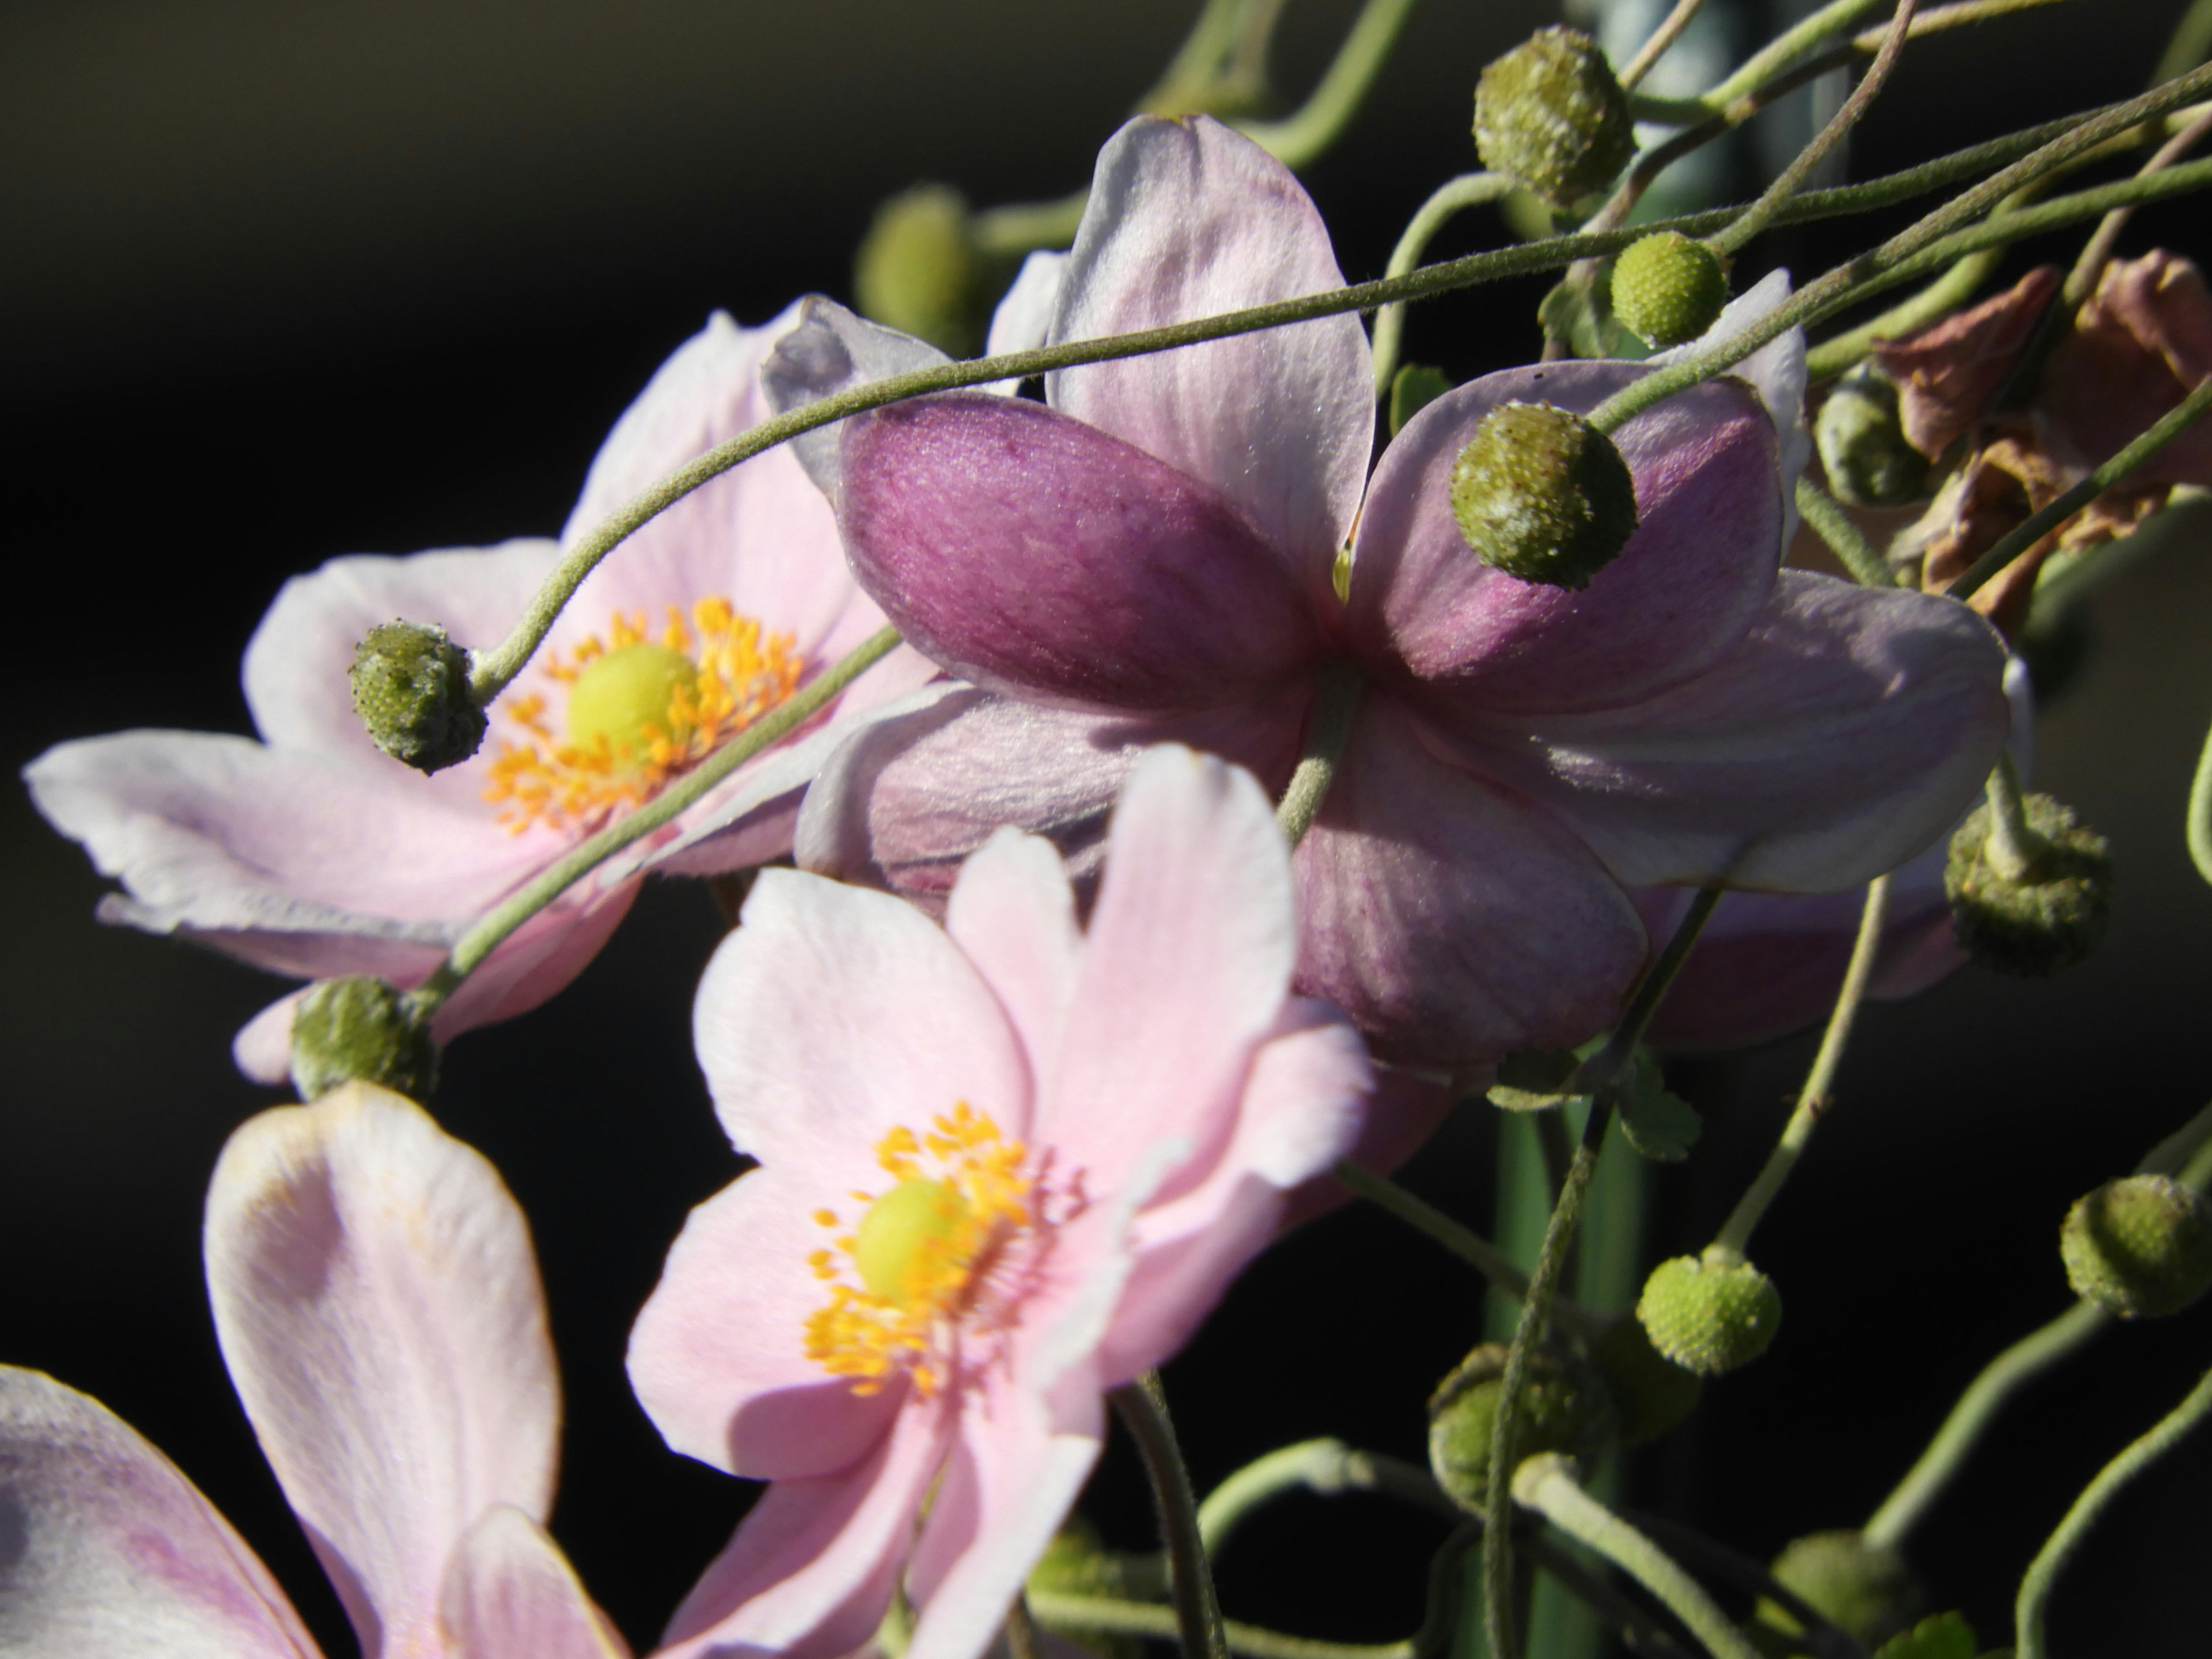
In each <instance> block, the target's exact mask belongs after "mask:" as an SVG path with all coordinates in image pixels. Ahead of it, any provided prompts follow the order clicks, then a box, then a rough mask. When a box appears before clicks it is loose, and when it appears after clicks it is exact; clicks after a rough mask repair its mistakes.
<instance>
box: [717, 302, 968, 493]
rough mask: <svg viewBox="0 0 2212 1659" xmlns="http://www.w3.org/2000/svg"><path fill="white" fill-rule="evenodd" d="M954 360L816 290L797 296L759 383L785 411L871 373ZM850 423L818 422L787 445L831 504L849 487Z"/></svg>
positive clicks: (881, 376) (874, 376) (877, 375)
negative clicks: (791, 320)
mask: <svg viewBox="0 0 2212 1659" xmlns="http://www.w3.org/2000/svg"><path fill="white" fill-rule="evenodd" d="M785 314H786V315H787V316H788V315H789V314H790V313H785ZM945 362H951V358H949V357H947V356H945V354H944V353H943V352H941V351H939V349H937V348H936V347H935V346H933V345H930V344H928V343H926V342H924V341H921V340H917V339H915V337H913V336H912V335H911V334H902V333H900V332H899V331H897V330H896V329H895V328H885V327H884V326H883V325H881V324H878V323H872V322H870V321H868V320H867V319H866V318H865V317H860V316H856V315H855V314H854V313H852V312H849V311H848V310H846V309H845V307H842V306H841V305H839V304H838V303H837V302H836V301H835V300H825V299H823V297H822V296H821V295H818V294H810V295H807V296H806V298H805V299H804V300H801V301H799V320H798V321H797V323H796V324H794V325H793V326H792V327H790V328H789V329H788V330H787V331H784V332H783V333H781V335H780V336H779V337H777V339H776V342H775V347H774V349H771V350H770V351H769V355H768V356H767V357H766V358H765V359H763V362H762V363H761V386H762V388H763V391H765V392H767V394H768V400H769V405H770V406H771V407H772V408H773V409H774V410H775V411H776V413H777V414H779V415H784V414H788V413H790V411H791V410H794V409H797V408H799V406H800V405H801V404H811V403H816V402H818V401H819V400H821V399H822V398H828V397H832V396H834V395H836V393H838V392H849V391H851V390H852V389H853V388H854V386H866V385H867V384H868V383H869V382H870V381H872V380H889V379H890V377H891V376H892V375H894V374H908V373H910V372H911V371H913V370H915V369H918V368H934V367H935V366H936V365H938V364H939V363H945ZM844 426H845V422H842V421H840V422H833V423H832V424H830V425H829V426H818V427H816V428H814V429H813V430H812V431H811V432H802V433H800V434H799V435H798V436H797V437H795V438H793V439H792V440H791V441H790V442H789V443H788V444H787V445H786V446H785V447H787V448H788V449H789V450H790V451H791V453H793V455H795V456H797V457H798V458H799V465H801V466H802V467H804V468H805V470H806V474H807V476H808V477H811V478H812V479H813V480H814V483H815V487H816V488H817V489H819V490H820V491H821V492H822V494H823V495H825V496H827V497H828V498H829V502H830V504H831V505H832V506H833V507H834V506H835V505H836V503H837V501H838V498H839V496H840V495H842V493H843V471H844V462H843V459H842V454H843V450H842V440H843V435H844Z"/></svg>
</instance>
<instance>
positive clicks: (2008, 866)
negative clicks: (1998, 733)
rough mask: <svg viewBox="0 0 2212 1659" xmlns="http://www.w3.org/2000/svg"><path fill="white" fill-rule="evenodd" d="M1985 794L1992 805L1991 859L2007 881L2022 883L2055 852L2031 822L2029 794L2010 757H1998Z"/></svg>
mask: <svg viewBox="0 0 2212 1659" xmlns="http://www.w3.org/2000/svg"><path fill="white" fill-rule="evenodd" d="M1985 793H1987V795H1988V797H1989V802H1990V832H1989V844H1988V850H1989V858H1990V865H1991V866H1992V867H1993V868H1995V869H1996V872H1997V873H1998V874H1999V875H2001V876H2002V877H2003V878H2005V879H2006V880H2007V881H2019V880H2021V879H2022V878H2024V877H2026V876H2027V873H2028V872H2030V871H2031V870H2033V869H2034V868H2035V866H2036V863H2037V861H2038V860H2040V859H2041V858H2042V857H2043V855H2044V854H2045V853H2047V852H2049V851H2050V850H2051V843H2050V842H2048V841H2046V840H2045V838H2044V837H2043V836H2040V835H2039V834H2037V833H2036V829H2035V826H2034V825H2033V824H2032V823H2029V822H2028V821H2027V792H2026V791H2025V790H2024V789H2023V788H2022V787H2021V781H2020V768H2019V766H2018V765H2017V764H2015V762H2014V760H2013V757H2012V756H2011V755H2010V753H2005V754H2001V755H1999V756H1998V757H1997V763H1996V765H1995V766H1994V767H1992V768H1990V777H1989V782H1988V784H1987V786H1986V788H1985Z"/></svg>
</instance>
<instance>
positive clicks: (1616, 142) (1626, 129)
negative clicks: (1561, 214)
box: [1474, 26, 1636, 207]
mask: <svg viewBox="0 0 2212 1659" xmlns="http://www.w3.org/2000/svg"><path fill="white" fill-rule="evenodd" d="M1474 143H1475V148H1476V149H1477V150H1479V151H1480V154H1481V155H1482V162H1483V165H1484V166H1485V167H1489V168H1491V169H1492V171H1493V172H1497V173H1504V174H1506V175H1507V176H1508V177H1510V178H1512V179H1516V180H1518V181H1519V182H1520V183H1522V184H1524V185H1528V188H1529V189H1531V190H1533V191H1535V192H1536V193H1537V194H1538V195H1540V196H1542V197H1546V198H1547V199H1548V200H1550V201H1552V202H1554V203H1556V204H1559V205H1560V206H1562V207H1565V206H1570V205H1571V204H1574V203H1575V202H1577V201H1579V200H1580V199H1581V198H1582V197H1585V196H1587V195H1589V194H1590V192H1591V191H1598V190H1602V189H1604V188H1605V187H1606V185H1609V184H1611V183H1612V182H1613V175H1614V174H1616V173H1619V172H1620V170H1621V168H1623V167H1626V166H1627V165H1628V163H1629V161H1630V160H1631V159H1632V157H1633V156H1634V155H1635V154H1636V127H1635V123H1634V122H1633V121H1632V119H1631V118H1630V116H1629V113H1628V94H1626V93H1625V92H1623V91H1622V90H1621V89H1620V82H1619V81H1617V80H1615V79H1614V78H1613V66H1612V65H1611V64H1608V63H1607V62H1606V60H1605V54H1604V53H1603V52H1601V51H1599V50H1598V46H1597V43H1596V42H1595V40H1591V39H1590V38H1589V35H1587V34H1585V33H1583V32H1582V31H1581V30H1580V29H1571V28H1562V27H1557V26H1554V27H1551V28H1547V29H1539V30H1538V31H1537V32H1536V33H1534V34H1533V35H1531V36H1530V37H1529V38H1528V40H1525V41H1523V42H1522V44H1521V45H1519V46H1516V47H1514V49H1513V50H1512V51H1510V52H1507V53H1506V54H1505V55H1504V57H1503V58H1498V60H1497V61H1496V62H1495V63H1493V64H1491V65H1490V66H1489V68H1487V69H1486V70H1483V72H1482V78H1481V80H1480V81H1479V82H1477V83H1476V85H1475V89H1474Z"/></svg>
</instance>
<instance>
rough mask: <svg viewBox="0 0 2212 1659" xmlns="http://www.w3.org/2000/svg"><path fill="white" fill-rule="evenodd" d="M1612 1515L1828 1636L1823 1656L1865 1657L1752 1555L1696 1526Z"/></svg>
mask: <svg viewBox="0 0 2212 1659" xmlns="http://www.w3.org/2000/svg"><path fill="white" fill-rule="evenodd" d="M1613 1513H1614V1514H1615V1515H1618V1516H1620V1518H1621V1519H1622V1520H1624V1521H1626V1522H1628V1524H1629V1525H1630V1526H1632V1527H1634V1528H1636V1529H1637V1530H1638V1531H1639V1532H1643V1533H1646V1534H1650V1537H1651V1539H1652V1541H1654V1542H1655V1543H1656V1544H1657V1545H1658V1546H1659V1547H1660V1548H1661V1549H1662V1550H1665V1551H1666V1552H1667V1553H1668V1554H1669V1555H1673V1556H1677V1557H1679V1558H1680V1559H1682V1560H1684V1561H1686V1562H1688V1563H1689V1564H1690V1565H1692V1566H1693V1567H1698V1568H1701V1569H1703V1571H1705V1573H1707V1574H1708V1575H1710V1576H1711V1577H1715V1578H1718V1579H1720V1580H1722V1581H1723V1583H1730V1584H1733V1585H1735V1587H1736V1588H1737V1589H1741V1590H1743V1591H1745V1592H1746V1593H1747V1594H1749V1595H1753V1596H1756V1597H1759V1598H1761V1599H1763V1600H1765V1601H1771V1602H1773V1603H1774V1604H1775V1605H1776V1606H1777V1607H1780V1608H1781V1609H1782V1610H1783V1611H1784V1613H1788V1614H1789V1615H1790V1617H1791V1618H1792V1619H1795V1620H1796V1621H1797V1622H1798V1623H1799V1624H1801V1625H1802V1626H1804V1627H1805V1629H1806V1630H1807V1631H1808V1632H1811V1633H1813V1634H1814V1635H1816V1636H1819V1637H1821V1638H1825V1640H1826V1643H1827V1646H1826V1647H1825V1648H1823V1649H1821V1651H1822V1652H1824V1653H1830V1654H1832V1655H1835V1656H1838V1659H1866V1644H1864V1643H1863V1642H1861V1641H1860V1640H1859V1639H1858V1638H1857V1637H1855V1636H1853V1635H1852V1634H1851V1633H1850V1632H1848V1631H1845V1630H1841V1629H1838V1627H1837V1626H1836V1625H1835V1623H1834V1621H1833V1620H1830V1619H1829V1618H1828V1616H1827V1615H1826V1613H1822V1612H1821V1611H1820V1609H1819V1608H1818V1607H1814V1605H1813V1604H1812V1603H1811V1602H1809V1601H1807V1600H1806V1599H1805V1598H1804V1597H1803V1596H1802V1595H1798V1594H1797V1592H1796V1590H1793V1589H1790V1587H1789V1586H1788V1585H1786V1584H1784V1583H1781V1582H1779V1581H1778V1579H1776V1578H1775V1577H1774V1576H1773V1575H1772V1574H1771V1573H1770V1572H1769V1571H1767V1570H1766V1568H1765V1566H1764V1565H1762V1564H1761V1563H1759V1561H1757V1560H1756V1559H1753V1558H1752V1557H1751V1556H1748V1555H1746V1554H1744V1553H1742V1552H1741V1551H1740V1550H1735V1549H1731V1548H1730V1547H1729V1546H1727V1545H1726V1544H1723V1543H1721V1542H1720V1541H1717V1539H1711V1538H1708V1537H1706V1536H1705V1534H1703V1533H1701V1532H1699V1530H1698V1529H1697V1528H1694V1527H1686V1526H1684V1525H1683V1524H1682V1523H1681V1522H1679V1521H1670V1520H1668V1518H1667V1517H1666V1516H1660V1515H1654V1514H1652V1513H1651V1512H1650V1511H1649V1510H1638V1509H1634V1508H1632V1507H1630V1506H1629V1505H1628V1504H1620V1505H1617V1506H1616V1507H1615V1508H1614V1510H1613Z"/></svg>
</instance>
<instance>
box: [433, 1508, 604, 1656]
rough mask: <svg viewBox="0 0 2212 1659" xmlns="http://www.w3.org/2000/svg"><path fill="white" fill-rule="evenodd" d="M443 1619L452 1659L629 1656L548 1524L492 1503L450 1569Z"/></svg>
mask: <svg viewBox="0 0 2212 1659" xmlns="http://www.w3.org/2000/svg"><path fill="white" fill-rule="evenodd" d="M440 1610H441V1611H440V1619H441V1623H442V1625H443V1626H444V1629H445V1634H446V1638H447V1641H448V1642H449V1643H450V1644H451V1649H450V1651H451V1653H452V1655H453V1659H525V1656H527V1659H629V1644H628V1643H627V1642H625V1641H623V1639H622V1634H621V1632H618V1631H617V1630H616V1629H615V1627H614V1625H613V1622H612V1621H611V1620H609V1619H608V1617H607V1616H606V1614H605V1613H601V1612H600V1611H599V1608H598V1607H594V1606H593V1605H592V1598H591V1597H590V1596H589V1595H586V1594H585V1593H584V1587H583V1585H582V1584H581V1583H579V1582H578V1581H577V1578H576V1571H575V1569H574V1567H571V1566H570V1565H568V1558H567V1557H566V1556H564V1555H562V1553H561V1550H560V1547H559V1546H558V1545H556V1544H555V1543H554V1541H552V1540H551V1539H550V1538H549V1537H547V1536H546V1535H545V1529H544V1528H543V1527H541V1526H539V1525H538V1523H537V1522H535V1521H533V1520H532V1519H531V1518H530V1517H529V1516H526V1515H525V1514H524V1513H523V1512H522V1511H521V1510H518V1509H515V1508H514V1507H513V1506H512V1505H511V1504H494V1505H493V1506H492V1507H491V1508H490V1509H489V1510H486V1511H485V1512H484V1515H483V1519H482V1520H480V1521H478V1522H477V1523H476V1525H474V1526H473V1527H471V1528H469V1531H468V1535H467V1536H466V1537H465V1538H464V1539H462V1540H461V1546H460V1548H459V1550H457V1551H456V1552H455V1553H454V1555H453V1560H452V1561H451V1563H449V1564H448V1565H447V1570H446V1583H445V1588H444V1591H443V1594H442V1595H441V1601H440Z"/></svg>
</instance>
